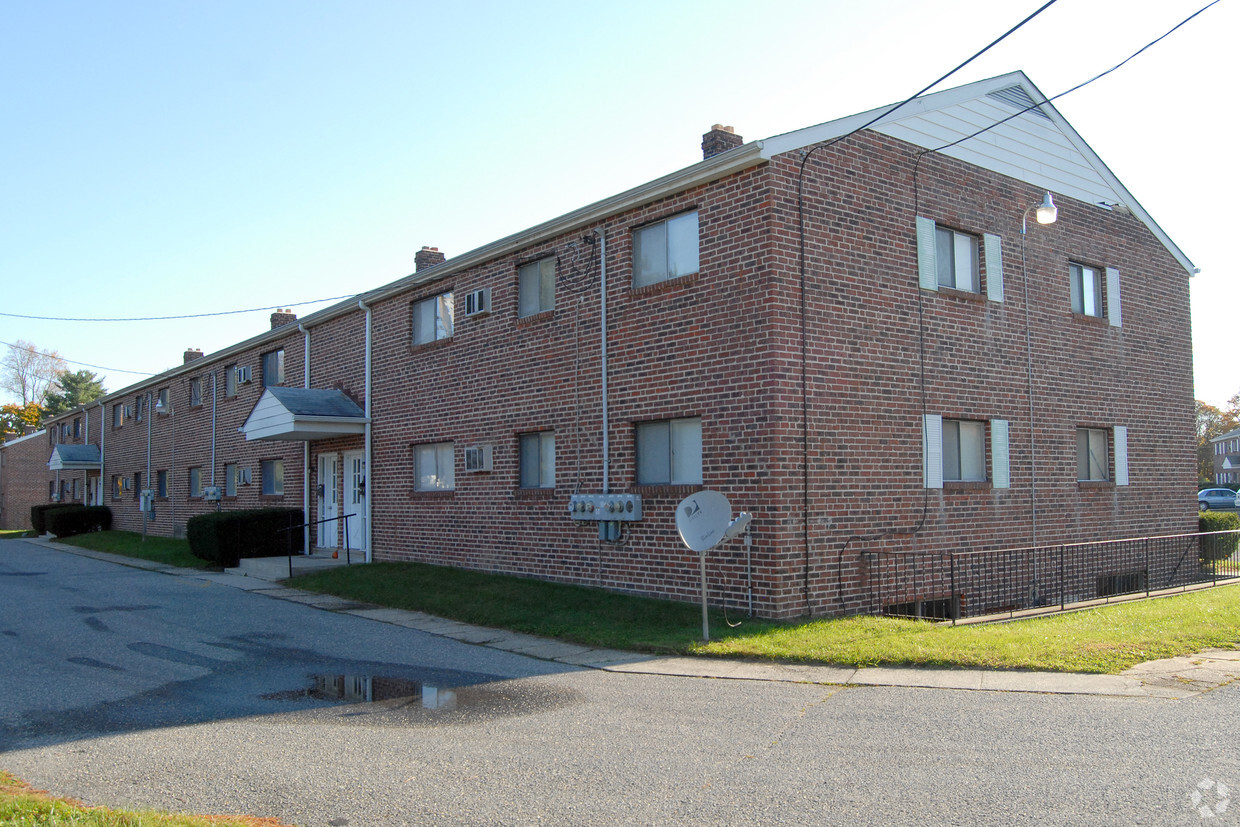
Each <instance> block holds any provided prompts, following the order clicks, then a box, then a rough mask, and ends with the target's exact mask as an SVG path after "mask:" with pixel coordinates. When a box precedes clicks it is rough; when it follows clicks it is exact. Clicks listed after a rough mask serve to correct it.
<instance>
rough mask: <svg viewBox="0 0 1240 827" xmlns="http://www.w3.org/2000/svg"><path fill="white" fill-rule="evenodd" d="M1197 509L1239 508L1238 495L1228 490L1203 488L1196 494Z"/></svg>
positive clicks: (1239, 498)
mask: <svg viewBox="0 0 1240 827" xmlns="http://www.w3.org/2000/svg"><path fill="white" fill-rule="evenodd" d="M1197 508H1199V509H1201V510H1202V511H1209V510H1210V509H1211V508H1240V494H1237V493H1236V492H1235V491H1232V490H1231V489H1230V488H1205V489H1203V490H1201V491H1198V492H1197Z"/></svg>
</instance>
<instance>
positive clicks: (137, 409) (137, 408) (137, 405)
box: [133, 396, 146, 422]
mask: <svg viewBox="0 0 1240 827" xmlns="http://www.w3.org/2000/svg"><path fill="white" fill-rule="evenodd" d="M145 401H146V397H145V396H139V397H138V398H137V399H135V400H134V401H133V409H134V419H136V420H138V421H139V422H141V421H142V403H143V402H145Z"/></svg>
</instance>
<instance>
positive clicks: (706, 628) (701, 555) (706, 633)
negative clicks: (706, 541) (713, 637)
mask: <svg viewBox="0 0 1240 827" xmlns="http://www.w3.org/2000/svg"><path fill="white" fill-rule="evenodd" d="M698 567H699V568H700V569H701V572H702V640H704V641H705V642H706V643H710V619H709V618H708V617H707V614H706V552H705V551H699V552H698Z"/></svg>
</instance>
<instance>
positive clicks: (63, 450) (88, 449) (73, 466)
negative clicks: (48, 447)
mask: <svg viewBox="0 0 1240 827" xmlns="http://www.w3.org/2000/svg"><path fill="white" fill-rule="evenodd" d="M47 468H48V470H49V471H81V470H87V471H98V470H99V446H98V445H56V446H53V448H52V458H51V459H49V460H48V461H47Z"/></svg>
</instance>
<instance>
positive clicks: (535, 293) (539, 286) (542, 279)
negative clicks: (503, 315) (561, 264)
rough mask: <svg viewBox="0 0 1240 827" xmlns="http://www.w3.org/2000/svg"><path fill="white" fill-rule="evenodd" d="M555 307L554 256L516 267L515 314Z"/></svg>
mask: <svg viewBox="0 0 1240 827" xmlns="http://www.w3.org/2000/svg"><path fill="white" fill-rule="evenodd" d="M554 309H555V257H554V256H552V257H548V258H544V259H542V260H541V261H533V262H530V263H529V264H525V265H522V266H521V267H519V268H517V315H518V316H533V315H534V314H535V313H542V312H544V311H547V310H554Z"/></svg>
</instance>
